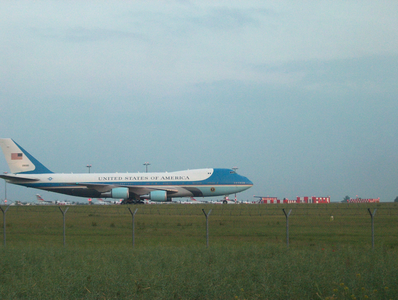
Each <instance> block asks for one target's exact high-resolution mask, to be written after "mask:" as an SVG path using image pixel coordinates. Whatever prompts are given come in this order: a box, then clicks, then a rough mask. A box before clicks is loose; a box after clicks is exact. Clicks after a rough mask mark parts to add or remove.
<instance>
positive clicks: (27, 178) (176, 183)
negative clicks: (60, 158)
mask: <svg viewBox="0 0 398 300" xmlns="http://www.w3.org/2000/svg"><path fill="white" fill-rule="evenodd" d="M0 146H1V148H2V150H3V153H4V156H5V159H6V161H7V163H8V166H9V168H10V171H11V173H7V174H4V175H0V178H3V179H5V180H6V181H7V182H9V183H12V184H16V185H21V186H25V187H29V188H35V189H41V190H45V191H50V192H55V193H60V194H66V195H71V196H78V197H85V198H114V199H120V198H122V199H123V201H122V204H134V203H138V202H141V200H142V199H148V200H150V201H155V202H170V201H172V198H178V197H215V196H224V195H225V196H226V195H229V194H235V193H239V192H242V191H244V190H247V189H249V188H250V187H252V186H253V183H252V182H251V181H250V180H249V179H248V178H247V177H244V176H241V175H239V174H237V173H236V171H234V170H232V169H221V168H207V169H195V170H185V171H176V172H169V173H168V172H158V173H80V174H63V173H53V172H52V171H50V170H49V169H47V168H46V167H45V166H44V165H43V164H42V163H40V162H39V161H38V160H37V159H36V158H34V157H33V156H32V155H31V154H29V153H28V152H27V151H26V150H25V149H23V148H22V147H21V146H19V145H18V144H17V143H16V142H15V141H14V140H12V139H10V138H2V139H0Z"/></svg>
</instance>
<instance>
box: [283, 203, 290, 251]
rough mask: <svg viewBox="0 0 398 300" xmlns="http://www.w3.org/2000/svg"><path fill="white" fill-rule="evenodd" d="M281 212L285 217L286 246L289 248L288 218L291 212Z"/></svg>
mask: <svg viewBox="0 0 398 300" xmlns="http://www.w3.org/2000/svg"><path fill="white" fill-rule="evenodd" d="M282 210H283V213H284V214H285V217H286V245H287V247H288V248H289V216H290V213H291V212H292V210H289V212H288V213H286V212H285V209H284V208H283V209H282Z"/></svg>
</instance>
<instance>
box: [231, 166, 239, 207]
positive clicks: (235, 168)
mask: <svg viewBox="0 0 398 300" xmlns="http://www.w3.org/2000/svg"><path fill="white" fill-rule="evenodd" d="M237 169H239V168H238V167H233V168H232V170H234V172H235V173H236V170H237ZM236 201H237V200H236V193H235V203H236Z"/></svg>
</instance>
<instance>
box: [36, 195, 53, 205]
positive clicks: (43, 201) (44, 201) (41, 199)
mask: <svg viewBox="0 0 398 300" xmlns="http://www.w3.org/2000/svg"><path fill="white" fill-rule="evenodd" d="M36 199H37V201H38V202H39V204H55V202H54V201H49V200H44V199H43V198H42V197H41V196H40V195H39V194H36Z"/></svg>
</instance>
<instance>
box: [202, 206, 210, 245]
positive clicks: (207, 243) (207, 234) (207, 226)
mask: <svg viewBox="0 0 398 300" xmlns="http://www.w3.org/2000/svg"><path fill="white" fill-rule="evenodd" d="M202 211H203V213H204V215H205V217H206V247H207V248H209V216H210V214H211V209H210V210H209V212H208V213H207V214H206V212H205V210H204V209H202Z"/></svg>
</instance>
